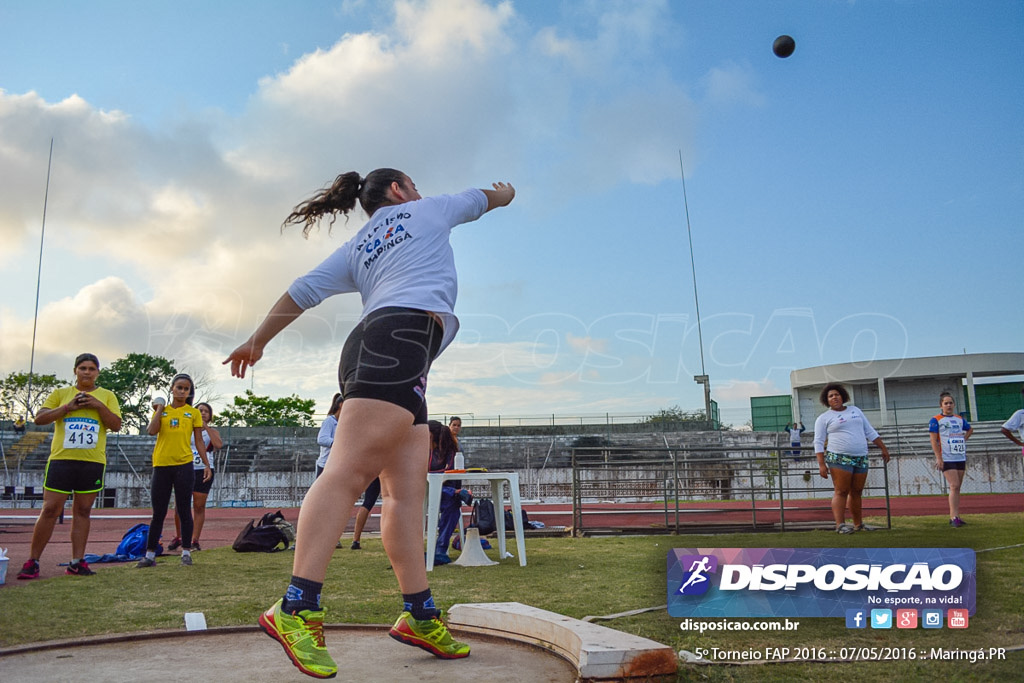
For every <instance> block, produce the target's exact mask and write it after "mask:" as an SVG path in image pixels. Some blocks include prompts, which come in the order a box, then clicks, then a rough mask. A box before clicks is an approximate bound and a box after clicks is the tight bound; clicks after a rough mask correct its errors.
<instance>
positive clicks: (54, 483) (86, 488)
mask: <svg viewBox="0 0 1024 683" xmlns="http://www.w3.org/2000/svg"><path fill="white" fill-rule="evenodd" d="M106 469H107V466H106V465H104V464H103V463H101V462H87V461H85V460H48V461H47V462H46V474H45V475H44V476H43V488H44V489H45V490H47V491H54V492H56V493H64V494H67V495H69V496H70V495H71V494H72V493H99V492H100V491H102V490H103V474H104V472H105V470H106Z"/></svg>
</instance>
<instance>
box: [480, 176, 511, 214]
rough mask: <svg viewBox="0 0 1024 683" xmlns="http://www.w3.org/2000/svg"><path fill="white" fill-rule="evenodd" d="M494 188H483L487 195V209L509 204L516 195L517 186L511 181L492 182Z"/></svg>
mask: <svg viewBox="0 0 1024 683" xmlns="http://www.w3.org/2000/svg"><path fill="white" fill-rule="evenodd" d="M491 186H492V187H493V188H494V189H493V190H483V193H484V194H485V195H487V211H490V210H491V209H497V208H498V207H501V206H508V205H509V204H511V203H512V199H514V198H515V196H516V188H514V187H512V184H511V183H491Z"/></svg>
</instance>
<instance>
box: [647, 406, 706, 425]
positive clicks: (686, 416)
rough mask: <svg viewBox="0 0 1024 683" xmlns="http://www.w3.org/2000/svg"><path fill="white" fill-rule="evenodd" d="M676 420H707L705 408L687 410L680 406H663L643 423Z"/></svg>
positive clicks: (661, 422)
mask: <svg viewBox="0 0 1024 683" xmlns="http://www.w3.org/2000/svg"><path fill="white" fill-rule="evenodd" d="M675 422H707V417H706V416H705V415H704V411H703V410H691V411H685V410H683V409H682V408H680V407H679V406H677V405H676V406H672V407H671V408H662V409H661V410H659V411H658V412H656V413H655V414H654V415H648V416H647V417H646V418H644V420H643V424H666V423H675Z"/></svg>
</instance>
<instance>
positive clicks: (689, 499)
mask: <svg viewBox="0 0 1024 683" xmlns="http://www.w3.org/2000/svg"><path fill="white" fill-rule="evenodd" d="M793 453H794V451H793V450H792V449H786V450H780V449H775V448H749V449H745V450H744V451H743V452H737V451H736V450H735V449H724V448H701V449H699V450H696V449H695V450H687V449H671V448H665V449H616V450H614V451H613V450H609V449H596V448H594V449H592V448H578V449H574V450H573V457H572V507H573V512H572V514H573V530H574V533H575V534H577V535H585V534H588V533H597V532H600V531H609V530H617V531H625V530H629V529H634V530H638V529H644V530H645V531H646V532H647V533H653V532H663V533H677V534H678V533H688V532H700V533H708V532H709V530H710V531H714V530H716V529H717V530H723V531H724V530H740V529H744V528H746V529H750V530H781V531H785V530H786V529H787V527H789V528H806V527H807V526H822V525H823V524H828V525H831V524H832V512H831V505H830V500H831V497H832V491H833V489H832V483H831V480H829V479H823V478H821V476H820V474H819V471H818V465H817V461H816V460H815V459H814V457H813V454H810V453H808V451H807V450H806V449H801V451H800V455H798V456H794V454H793ZM873 465H874V466H873V467H872V468H871V470H870V471H869V475H868V480H867V484H866V486H865V488H864V508H863V509H864V514H865V516H879V515H885V517H886V520H887V526H889V525H890V519H891V512H890V506H889V477H888V470H887V469H886V468H885V467H883V466H881V465H880V464H877V465H875V464H874V463H873Z"/></svg>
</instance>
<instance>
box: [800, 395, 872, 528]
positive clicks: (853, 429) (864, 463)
mask: <svg viewBox="0 0 1024 683" xmlns="http://www.w3.org/2000/svg"><path fill="white" fill-rule="evenodd" d="M819 400H820V401H821V403H822V405H824V406H826V407H827V408H828V410H826V411H825V412H824V413H822V414H821V415H819V416H818V419H817V420H815V421H814V455H815V456H817V458H818V469H819V472H820V474H821V476H822V477H823V478H825V479H827V478H828V477H829V476H830V475H831V477H832V488H833V493H832V517H833V518H834V519H835V523H836V531H837V532H838V533H840V534H852V533H853V532H854V531H866V530H867V528H866V527H865V526H864V522H863V519H862V518H861V497H862V494H863V492H864V483H865V482H866V481H867V479H868V442H869V441H870V442H871V443H873V444H875V445H876V446H878V447H879V448H880V449H881V451H882V460H883V461H884V462H889V449H888V448H886V447H885V444H884V443H882V437H880V436H879V435H878V432H876V431H875V428H874V427H872V426H871V423H870V422H868V419H867V418H866V417H864V413H862V412H861V411H860V408H858V407H857V406H848V405H846V403H847V402H848V401H849V400H850V394H849V393H847V391H846V387H844V386H843V385H842V384H835V383H833V384H826V385H825V388H824V389H822V390H821V395H820V396H819ZM847 505H849V507H850V516H851V517H853V524H852V525H850V524H847V523H846V507H847Z"/></svg>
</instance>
